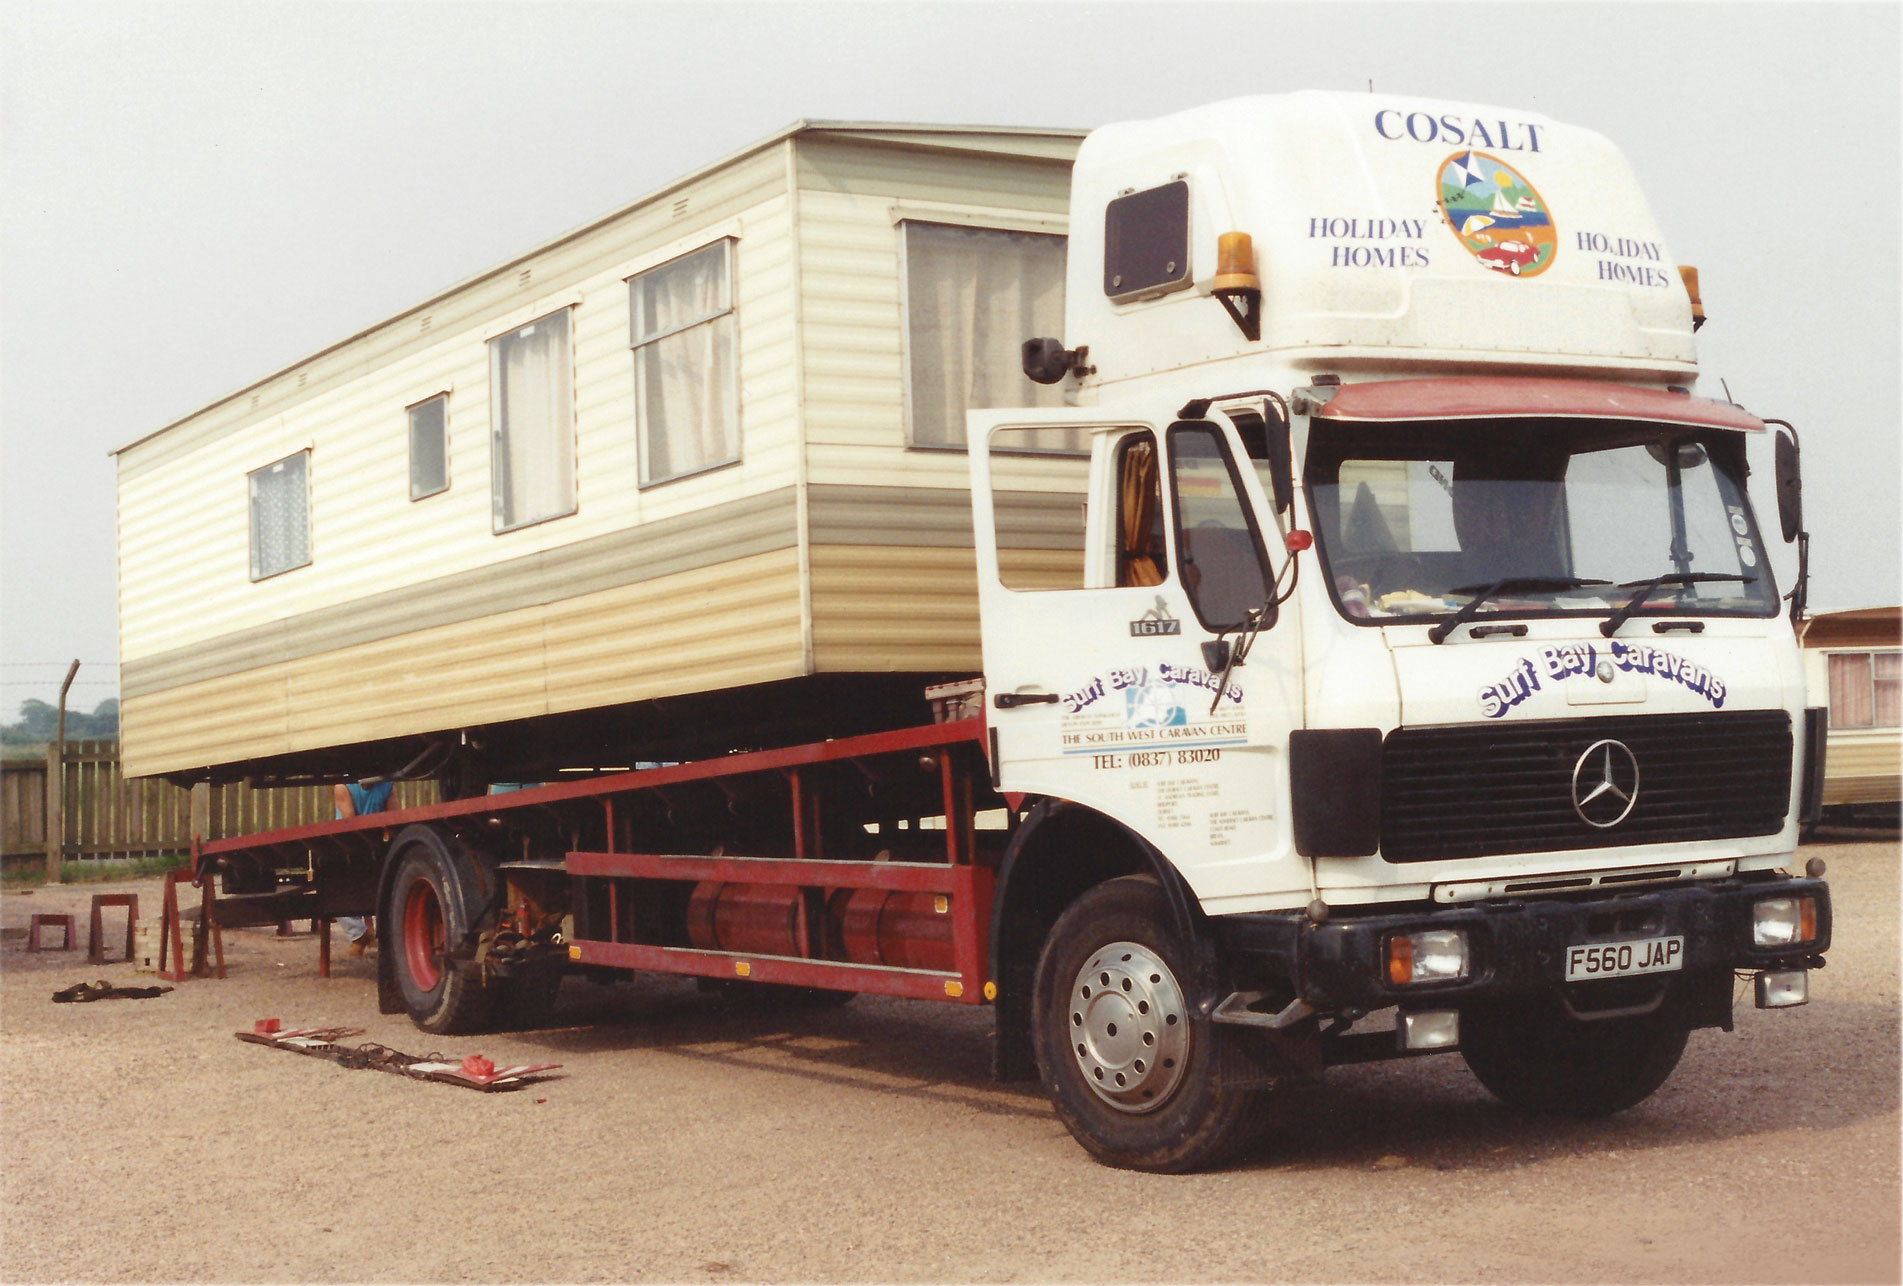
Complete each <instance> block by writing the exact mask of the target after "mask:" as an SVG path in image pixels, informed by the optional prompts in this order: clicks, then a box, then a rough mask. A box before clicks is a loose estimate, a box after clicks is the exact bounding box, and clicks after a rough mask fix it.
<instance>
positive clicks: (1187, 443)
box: [1169, 423, 1273, 631]
mask: <svg viewBox="0 0 1903 1286" xmlns="http://www.w3.org/2000/svg"><path fill="white" fill-rule="evenodd" d="M1169 445H1170V486H1171V493H1172V495H1173V496H1174V497H1175V500H1176V557H1177V567H1178V570H1179V573H1180V575H1181V577H1182V581H1183V588H1184V589H1185V590H1187V591H1188V593H1189V601H1190V605H1191V606H1192V607H1194V608H1195V609H1196V618H1197V619H1198V620H1199V621H1201V622H1202V624H1203V628H1204V629H1207V630H1213V631H1223V630H1233V629H1236V628H1237V627H1239V626H1241V625H1242V624H1243V620H1244V618H1245V616H1246V615H1247V613H1248V612H1249V610H1250V609H1251V608H1258V607H1263V606H1265V605H1267V604H1270V603H1272V602H1273V596H1272V595H1271V593H1270V590H1269V573H1268V560H1267V558H1266V557H1265V556H1264V554H1263V551H1262V537H1261V533H1260V532H1259V531H1258V530H1257V528H1256V523H1255V516H1254V515H1253V514H1252V513H1250V511H1249V507H1248V505H1247V504H1245V503H1244V501H1243V498H1242V486H1241V483H1240V481H1239V480H1238V479H1237V477H1236V467H1235V463H1234V461H1232V460H1231V459H1230V458H1229V452H1228V450H1227V449H1226V448H1225V447H1224V446H1223V441H1222V437H1221V435H1220V434H1218V433H1217V432H1216V430H1215V429H1214V428H1213V427H1211V426H1209V425H1202V424H1190V423H1182V424H1176V425H1172V426H1171V427H1170V432H1169ZM1264 623H1265V624H1266V623H1267V622H1266V621H1265V622H1264Z"/></svg>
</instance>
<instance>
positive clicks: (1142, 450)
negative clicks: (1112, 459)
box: [1117, 433, 1169, 585]
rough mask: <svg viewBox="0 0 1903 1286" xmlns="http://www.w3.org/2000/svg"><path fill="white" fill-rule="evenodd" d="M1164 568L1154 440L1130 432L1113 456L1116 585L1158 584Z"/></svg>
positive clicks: (1160, 488)
mask: <svg viewBox="0 0 1903 1286" xmlns="http://www.w3.org/2000/svg"><path fill="white" fill-rule="evenodd" d="M1168 569H1169V556H1168V554H1167V553H1166V552H1165V542H1164V539H1163V477H1162V470H1161V469H1159V468H1158V467H1157V459H1156V439H1155V438H1154V437H1152V436H1150V435H1149V434H1148V433H1137V434H1132V435H1131V436H1130V437H1128V438H1125V439H1124V441H1123V445H1122V447H1121V448H1120V450H1119V453H1118V457H1117V584H1119V585H1161V584H1162V583H1163V578H1164V577H1165V576H1166V575H1168Z"/></svg>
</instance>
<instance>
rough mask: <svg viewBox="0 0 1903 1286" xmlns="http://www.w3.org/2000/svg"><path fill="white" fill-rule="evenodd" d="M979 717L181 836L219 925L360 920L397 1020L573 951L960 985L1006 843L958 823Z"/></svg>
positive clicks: (808, 980) (580, 962)
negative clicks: (376, 927) (445, 981)
mask: <svg viewBox="0 0 1903 1286" xmlns="http://www.w3.org/2000/svg"><path fill="white" fill-rule="evenodd" d="M983 736H984V732H983V723H982V720H980V719H967V720H962V721H959V722H954V723H944V724H936V725H928V726H923V727H915V728H906V729H900V730H897V731H892V732H882V733H874V734H869V735H864V736H856V737H850V738H843V739H840V740H836V741H823V742H815V743H811V744H807V745H798V746H790V747H785V748H781V749H772V750H759V751H751V752H747V753H740V754H732V755H727V756H723V757H720V758H716V759H707V760H701V761H698V762H693V763H684V764H674V765H669V766H665V767H657V768H648V769H642V770H639V771H629V772H619V773H612V774H604V775H596V776H589V777H587V778H586V779H582V780H576V781H568V782H560V783H557V784H553V785H544V786H536V787H531V788H527V789H522V790H516V791H510V792H507V793H503V794H495V795H484V796H479V797H474V798H470V799H463V800H456V801H452V802H450V803H444V804H435V805H430V806H426V807H420V808H410V809H404V810H401V811H397V812H389V813H379V814H374V815H371V816H367V817H355V818H349V819H345V820H341V821H335V822H328V823H320V824H316V825H308V826H298V827H291V828H287V829H284V830H278V831H269V832H264V833H261V834H257V835H248V836H243V837H240V838H236V839H229V840H218V841H213V842H211V843H206V844H202V845H199V846H197V847H196V848H195V851H194V872H195V876H196V878H197V880H198V882H199V883H201V884H202V885H206V886H208V887H209V886H210V884H211V881H212V878H213V877H214V876H217V877H219V879H220V883H221V884H222V886H223V890H222V892H221V893H219V894H218V895H216V896H214V897H210V898H208V899H207V902H208V906H209V908H210V910H209V917H210V919H211V920H212V922H213V923H214V924H215V925H218V926H222V927H231V926H234V925H242V924H269V923H276V922H280V921H283V920H290V919H302V918H311V919H314V920H319V921H326V920H328V918H329V917H332V916H337V915H365V914H376V915H379V916H380V917H381V919H380V927H381V936H382V938H383V941H384V947H383V950H382V952H381V960H380V965H379V968H380V974H381V976H382V978H383V981H384V987H383V988H382V992H383V999H384V1006H383V1007H384V1008H385V1010H386V1011H395V1010H397V1009H401V1008H408V1009H410V1010H411V1012H412V1014H413V1016H417V1017H418V1019H419V1021H422V1020H423V1019H424V1017H425V1015H424V1014H422V1013H419V1012H418V1010H419V1003H418V996H419V995H423V994H425V993H430V992H432V991H440V990H441V978H440V975H442V974H444V973H447V972H457V973H460V974H462V975H464V976H466V977H470V978H474V979H475V980H476V981H477V983H478V985H479V986H481V987H487V988H493V989H501V990H506V989H507V988H508V987H510V986H511V985H515V984H517V983H519V980H520V979H521V978H522V977H523V976H525V975H529V974H536V973H539V974H540V975H542V976H543V977H545V978H546V977H552V976H558V974H559V971H560V970H561V969H563V968H574V967H582V968H589V969H613V970H646V971H654V972H662V973H676V974H689V975H698V976H702V977H708V978H723V979H745V980H747V981H749V982H755V983H778V984H784V985H791V986H799V987H815V988H826V989H831V990H835V991H847V992H866V993H875V994H884V995H894V996H909V997H914V998H918V999H932V1000H956V1001H961V1002H964V1003H977V1002H979V1001H980V1000H982V999H984V998H985V996H984V991H985V983H986V972H987V965H986V950H987V942H986V937H987V933H988V929H989V924H990V916H991V901H992V891H993V887H994V879H995V872H996V870H997V867H998V864H999V861H1000V860H1001V858H1002V856H1003V853H1004V848H1005V844H1006V842H1007V840H1008V839H1009V833H1008V831H1007V830H1005V829H983V830H981V829H979V827H978V826H977V824H976V815H977V813H978V812H980V811H982V810H985V809H992V808H1000V809H1001V808H1002V806H1003V803H1004V801H1003V799H1002V798H1001V797H1000V796H998V795H997V794H996V793H995V792H994V791H993V790H992V788H991V786H990V784H989V780H990V778H989V770H988V768H987V767H986V764H985V760H984V756H983V750H982V739H983ZM1006 816H1007V817H1008V814H1006ZM393 984H395V985H393ZM406 986H407V990H406ZM404 998H407V1002H408V1003H392V1002H393V1001H398V1000H402V999H404ZM423 1007H424V1008H427V1006H423ZM454 1025H457V1024H456V1023H455V1022H454V1020H452V1021H451V1023H450V1025H448V1026H445V1027H444V1028H443V1029H444V1030H449V1029H451V1027H453V1026H454Z"/></svg>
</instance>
